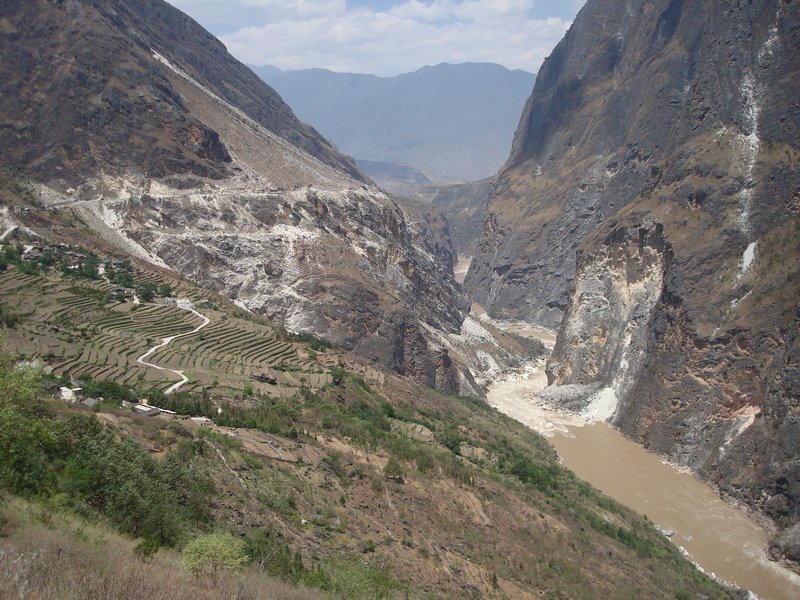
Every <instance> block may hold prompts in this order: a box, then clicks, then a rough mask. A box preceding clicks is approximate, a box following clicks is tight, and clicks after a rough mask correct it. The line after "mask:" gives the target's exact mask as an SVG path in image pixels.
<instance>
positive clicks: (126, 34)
mask: <svg viewBox="0 0 800 600" xmlns="http://www.w3.org/2000/svg"><path fill="white" fill-rule="evenodd" d="M0 48H2V55H3V61H2V62H1V63H0V80H1V81H2V85H3V93H2V94H1V95H0V160H1V161H2V162H3V163H4V164H6V165H9V166H13V167H16V168H17V169H19V170H20V171H21V172H22V173H24V174H25V175H27V176H28V177H30V178H31V179H32V180H33V181H35V182H38V184H39V186H38V190H39V193H40V195H41V200H42V202H43V203H44V204H46V205H48V208H53V209H58V210H72V211H75V212H77V214H78V216H79V218H80V219H82V220H83V222H84V223H85V224H86V226H87V227H90V228H92V229H93V230H95V231H96V232H99V233H100V234H101V235H102V236H103V237H104V238H106V239H107V240H108V241H110V242H111V243H113V244H115V245H116V246H118V247H119V248H121V249H123V250H125V251H126V252H129V253H131V254H132V255H134V256H136V257H138V258H140V259H143V260H147V261H149V262H151V263H153V264H156V265H159V266H161V267H167V268H170V269H173V270H175V271H177V272H178V273H180V274H182V275H185V276H187V277H189V278H191V279H192V280H194V281H195V282H197V283H200V284H202V285H207V286H210V287H213V288H214V289H217V290H220V291H223V292H224V293H226V294H227V295H229V296H230V297H232V298H234V299H236V300H237V301H239V302H240V303H241V304H243V305H244V306H246V307H247V308H249V309H251V310H253V311H257V312H259V313H262V314H266V315H269V316H270V317H272V318H275V319H278V320H280V321H282V322H283V323H284V324H285V325H286V326H287V327H289V328H290V329H292V330H294V331H300V332H311V333H315V334H317V335H320V336H323V337H325V338H327V339H329V340H331V341H333V342H336V343H338V344H341V345H342V346H343V347H345V348H347V349H352V350H355V351H356V352H358V353H359V354H361V355H362V356H365V357H367V358H368V359H370V360H373V361H375V362H376V363H377V364H380V365H383V366H385V367H389V368H390V369H392V370H394V371H396V372H399V373H404V374H408V375H411V376H412V377H414V378H415V379H416V380H417V381H420V382H422V383H425V384H428V385H435V386H438V387H440V388H442V389H446V390H449V391H454V392H463V393H470V394H479V393H480V389H479V387H478V386H477V385H476V384H475V381H474V379H473V376H472V374H471V372H470V370H469V368H468V366H467V365H466V364H465V361H464V360H462V359H459V358H458V357H457V356H455V355H453V353H452V352H450V351H449V350H448V348H447V347H446V346H443V345H442V336H444V338H445V339H450V338H453V339H454V340H456V341H458V340H459V339H461V337H463V333H464V332H463V331H462V329H463V326H462V325H463V323H464V314H463V312H462V310H463V309H464V308H467V307H468V304H467V302H466V300H465V299H464V298H463V297H462V296H461V295H460V294H459V292H458V291H457V289H456V286H455V282H454V280H453V278H452V263H453V250H452V247H451V242H450V239H449V235H448V230H447V225H446V223H445V222H444V221H443V219H442V218H441V216H439V215H438V214H437V213H435V212H433V211H431V210H428V209H425V208H421V207H412V206H410V205H408V206H405V205H404V206H403V207H401V206H399V205H398V204H397V203H396V202H394V201H393V200H392V199H391V198H389V197H388V196H386V195H385V194H384V193H383V192H381V191H380V190H379V189H378V188H377V187H376V186H374V185H373V184H372V183H371V182H370V181H369V180H368V179H367V178H366V177H365V176H364V175H363V174H361V173H360V172H359V171H358V169H357V168H356V167H355V164H354V163H353V161H352V160H351V159H350V158H348V157H345V156H343V155H341V154H339V153H338V152H337V151H336V150H335V149H334V148H333V147H332V146H331V145H330V144H329V143H328V142H327V141H326V140H325V139H323V138H322V137H321V136H320V135H319V134H318V133H317V132H316V131H314V130H313V129H312V128H311V127H309V126H307V125H305V124H303V123H301V122H300V121H298V120H297V118H296V117H295V116H294V114H293V113H292V111H291V109H290V108H289V107H288V106H287V105H286V104H285V103H284V102H283V101H282V100H281V99H280V97H279V96H278V95H277V94H276V93H275V92H274V91H273V90H272V89H271V88H269V87H268V86H267V85H266V84H264V83H263V82H262V81H261V80H260V79H259V78H258V77H257V76H256V75H255V74H254V73H252V72H251V71H250V70H249V69H247V68H246V67H245V66H244V65H242V64H241V63H239V62H238V61H236V60H235V59H234V58H233V57H231V56H230V55H229V54H228V53H227V51H226V50H225V48H224V46H223V45H222V44H221V43H220V42H219V41H218V40H216V39H215V38H214V37H213V36H211V35H210V34H209V33H208V32H206V31H204V30H203V29H202V28H201V27H200V26H199V25H197V23H195V22H194V21H192V20H191V19H190V18H189V17H187V16H186V15H184V14H183V13H181V12H180V11H178V10H176V9H174V8H173V7H171V6H170V5H168V4H167V3H165V2H163V1H161V0H146V1H142V2H126V1H123V0H80V1H78V0H34V1H32V2H31V1H27V0H25V1H21V0H20V1H16V0H14V1H11V2H4V3H2V6H0ZM466 327H470V326H469V325H467V326H466ZM501 354H502V352H501ZM498 358H499V356H498ZM469 361H470V358H469V357H468V358H467V359H466V362H469ZM473 366H477V363H475V362H474V361H473Z"/></svg>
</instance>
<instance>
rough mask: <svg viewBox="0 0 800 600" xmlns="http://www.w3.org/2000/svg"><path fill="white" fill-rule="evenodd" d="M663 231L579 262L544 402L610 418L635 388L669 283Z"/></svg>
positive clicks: (627, 239) (609, 246)
mask: <svg viewBox="0 0 800 600" xmlns="http://www.w3.org/2000/svg"><path fill="white" fill-rule="evenodd" d="M664 260H665V251H664V247H663V241H662V239H661V230H660V227H659V226H654V227H651V228H639V229H631V230H618V231H617V232H615V233H614V234H612V235H611V236H609V239H608V240H607V241H606V244H604V245H602V246H601V247H600V249H599V251H598V252H597V253H596V254H595V255H594V256H592V257H589V258H586V259H584V260H582V261H580V263H579V267H578V272H577V275H576V278H575V281H574V283H573V288H572V291H571V294H570V301H569V305H568V307H567V313H566V315H565V317H564V322H563V324H562V328H561V331H560V332H559V337H558V341H557V343H556V347H555V349H554V351H553V355H552V357H551V358H550V361H549V362H548V366H547V371H548V378H549V379H550V381H551V383H552V384H554V385H553V386H551V387H550V388H548V389H547V390H545V392H544V394H545V396H546V397H547V398H548V399H550V401H551V402H553V403H555V404H560V405H562V406H564V407H565V408H569V409H572V410H575V411H578V412H581V413H582V415H583V416H585V417H587V418H589V419H592V420H608V419H611V418H612V417H613V415H614V413H615V411H616V409H617V405H618V403H619V401H620V399H621V398H623V397H624V396H625V394H626V393H627V392H628V390H629V389H630V388H631V386H632V385H633V383H634V382H635V377H636V374H637V372H638V370H639V366H640V363H641V360H642V359H643V357H644V349H645V347H646V343H647V336H648V332H649V328H650V323H651V319H652V314H653V309H654V307H655V306H656V303H657V301H658V299H659V297H660V295H661V291H662V288H663V284H664Z"/></svg>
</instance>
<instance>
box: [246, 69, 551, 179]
mask: <svg viewBox="0 0 800 600" xmlns="http://www.w3.org/2000/svg"><path fill="white" fill-rule="evenodd" d="M255 70H256V72H257V73H258V74H259V75H260V76H261V77H263V78H264V79H265V80H266V81H267V82H268V83H269V84H270V85H271V86H272V87H274V88H275V89H276V90H277V91H278V93H280V94H281V96H282V97H283V99H284V100H286V102H287V103H288V104H289V105H290V106H291V107H292V108H293V109H294V111H295V113H296V114H297V115H298V117H300V118H301V119H303V120H304V121H306V122H308V123H310V124H311V125H313V126H314V127H315V128H316V129H318V130H319V131H320V132H322V134H323V135H325V136H326V137H327V138H328V139H330V140H331V141H332V142H333V143H334V144H336V146H337V147H338V148H339V150H341V151H342V152H345V153H347V154H349V155H350V156H353V157H355V158H356V159H358V160H366V161H372V162H381V163H394V164H398V165H407V166H410V167H414V168H416V169H418V170H420V171H422V172H423V173H426V174H429V175H432V176H434V177H436V176H438V177H439V178H443V179H444V180H448V181H471V180H476V179H481V178H483V177H487V176H489V175H492V174H494V173H495V172H496V171H497V169H498V168H499V167H500V166H501V165H502V164H503V162H504V161H505V160H506V158H507V157H508V152H509V149H510V148H511V140H512V138H513V135H514V128H515V127H516V124H517V121H518V120H519V113H520V110H521V109H522V106H523V105H524V103H525V100H526V98H527V97H528V95H529V94H530V91H531V87H532V86H533V81H534V78H535V77H534V75H532V74H530V73H527V72H525V71H520V70H515V71H510V70H508V69H506V68H505V67H502V66H500V65H495V64H491V63H464V64H458V65H451V64H447V63H442V64H439V65H436V66H434V67H424V68H422V69H420V70H418V71H415V72H413V73H407V74H404V75H398V76H396V77H376V76H374V75H362V74H354V73H334V72H332V71H327V70H324V69H305V70H300V71H288V72H283V73H276V72H275V71H274V67H255ZM382 170H385V168H382V169H380V170H378V171H375V173H376V174H377V177H376V179H377V180H378V181H380V175H381V171H382ZM369 174H370V175H372V174H373V173H369Z"/></svg>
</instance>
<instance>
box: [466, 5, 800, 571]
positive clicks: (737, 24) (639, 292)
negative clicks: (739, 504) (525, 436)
mask: <svg viewBox="0 0 800 600" xmlns="http://www.w3.org/2000/svg"><path fill="white" fill-rule="evenodd" d="M799 36H800V5H798V3H797V2H783V1H781V0H769V1H763V2H753V3H731V2H725V1H719V2H703V3H696V2H680V1H668V0H663V1H661V0H660V1H657V2H626V1H622V0H620V1H612V2H600V1H590V2H588V3H587V4H586V6H585V7H584V9H583V10H582V11H581V12H580V14H579V15H578V17H577V18H576V20H575V23H574V25H573V26H572V28H571V29H570V31H569V33H568V34H567V35H566V36H565V38H564V40H562V42H561V43H559V45H558V46H557V47H556V49H555V50H554V51H553V53H552V55H551V56H550V57H549V58H548V59H547V61H546V62H545V63H544V65H543V66H542V69H541V71H540V72H539V75H538V78H537V81H536V84H535V86H534V90H533V94H532V95H531V97H530V99H529V101H528V104H527V106H526V109H525V111H524V112H523V115H522V118H521V120H520V124H519V128H518V130H517V134H516V137H515V142H514V148H513V150H512V153H511V156H510V158H509V161H508V163H507V164H506V166H505V167H504V169H503V170H502V172H501V173H500V175H499V177H498V181H497V184H496V186H495V189H494V192H493V197H492V200H491V202H490V204H489V209H488V212H487V215H486V219H485V221H484V226H483V230H482V237H481V241H480V242H479V250H478V253H477V256H476V257H475V260H474V261H473V262H472V265H471V268H470V271H469V273H468V274H467V277H466V281H465V288H466V289H467V291H468V293H469V294H470V295H471V297H473V298H475V299H476V300H478V301H481V302H482V303H483V304H484V306H486V308H487V310H491V311H493V312H494V313H497V314H506V315H509V316H515V317H519V318H525V319H528V320H531V321H536V322H539V323H542V324H550V325H556V324H558V323H559V321H560V320H561V319H562V316H563V322H562V323H561V331H560V333H559V339H558V343H557V344H556V348H555V351H554V354H553V358H552V360H551V362H550V364H549V368H548V370H549V379H550V381H551V383H554V384H557V385H559V386H561V387H560V388H554V389H553V390H551V392H550V393H551V395H552V397H553V398H554V399H555V400H556V401H557V402H560V403H562V405H567V406H570V407H572V408H575V409H577V410H587V411H589V412H592V413H594V414H595V415H600V416H602V417H608V418H609V419H610V420H611V421H612V422H613V423H614V424H615V425H617V426H618V427H619V428H620V429H621V430H622V431H623V432H625V433H626V434H627V435H629V436H630V437H632V438H633V439H634V440H636V441H639V442H641V443H643V444H644V445H645V446H647V447H648V448H650V449H652V450H654V451H657V452H659V453H661V454H664V455H666V456H668V457H669V459H670V460H672V461H674V462H676V463H679V464H682V465H686V466H689V467H691V468H692V469H694V470H695V471H696V472H698V473H699V474H700V475H702V477H703V478H705V479H706V480H708V481H710V482H712V483H714V484H715V485H717V486H718V487H719V489H720V490H721V491H722V492H723V493H724V494H728V495H731V496H734V497H735V498H737V499H741V500H744V501H745V502H747V503H748V504H749V505H750V506H752V507H753V508H755V509H756V510H758V511H761V512H762V513H764V514H766V515H768V516H769V517H771V518H772V519H774V520H775V521H776V522H777V523H778V525H779V526H780V527H786V528H793V529H792V531H793V535H792V536H790V537H793V538H794V540H795V541H794V542H788V543H786V545H785V546H784V550H785V551H786V552H787V554H788V555H794V558H795V559H796V560H797V559H800V554H798V552H797V550H796V549H797V548H800V545H798V543H797V540H798V532H799V531H798V530H799V528H798V527H797V522H798V517H799V516H800V471H799V470H798V457H800V445H798V439H800V438H798V435H797V434H798V426H800V404H798V398H800V394H798V390H800V387H798V386H800V329H799V328H798V315H799V314H800V306H799V305H798V298H800V203H799V202H798V199H799V198H800V196H798V190H800V167H798V165H800V162H799V161H798V157H800V112H798V110H797V98H798V95H800V54H798V52H797V48H798V46H800V37H799ZM792 548H794V549H795V550H792ZM779 553H780V552H779Z"/></svg>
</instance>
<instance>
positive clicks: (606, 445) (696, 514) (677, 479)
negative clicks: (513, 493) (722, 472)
mask: <svg viewBox="0 0 800 600" xmlns="http://www.w3.org/2000/svg"><path fill="white" fill-rule="evenodd" d="M548 341H549V340H548ZM546 384H547V380H546V378H545V376H544V373H543V365H539V366H537V367H531V368H530V369H529V370H528V371H527V372H526V373H524V374H522V375H518V376H513V377H511V378H509V379H507V380H505V381H498V382H496V383H495V384H493V385H492V387H491V388H490V390H489V393H488V400H489V403H490V404H491V405H492V406H495V407H497V408H498V409H499V410H500V411H501V412H503V413H505V414H507V415H509V416H510V417H513V418H514V419H517V420H518V421H520V422H522V423H524V424H525V425H527V426H529V427H531V428H532V429H534V430H536V431H538V432H539V433H541V434H543V435H545V436H546V437H548V438H549V441H550V443H551V444H552V445H553V446H554V447H555V449H556V451H557V452H558V454H559V456H560V457H561V459H562V460H563V463H564V465H565V466H566V467H568V468H569V469H571V470H572V471H574V472H575V474H576V475H578V476H579V477H581V478H582V479H584V480H586V481H588V482H589V483H591V484H592V485H593V486H595V487H596V488H598V489H599V490H601V491H603V492H604V493H605V494H607V495H608V496H611V497H612V498H614V499H615V500H617V501H618V502H621V503H622V504H625V505H627V506H629V507H630V508H633V509H634V510H636V511H637V512H639V513H641V514H645V515H647V516H648V517H649V518H650V520H651V521H653V522H654V523H655V524H657V525H658V526H660V527H661V528H662V529H663V530H665V531H674V532H675V533H674V535H673V536H672V538H671V539H672V541H673V542H674V543H675V544H676V545H678V546H681V547H683V548H684V549H685V550H686V551H687V552H688V553H689V555H690V557H691V558H692V559H693V560H694V561H695V562H696V563H697V564H698V565H700V567H701V568H702V569H703V570H705V571H706V572H707V573H713V574H714V575H716V576H717V577H718V578H720V579H722V580H724V581H727V582H730V583H732V584H734V585H736V586H738V587H741V588H744V589H748V590H751V591H752V592H754V593H755V594H756V595H757V596H758V597H759V598H761V599H762V600H796V599H798V598H800V576H798V575H796V574H795V573H793V572H792V571H790V570H788V569H785V568H783V567H781V566H779V565H778V564H776V563H774V562H772V561H770V560H768V559H767V555H766V548H767V535H766V533H765V532H764V530H763V529H761V528H760V527H759V526H758V525H757V524H756V523H755V522H754V521H753V520H752V519H750V518H749V517H748V515H747V514H746V513H744V512H743V511H741V510H737V509H735V508H733V507H731V506H729V505H728V504H726V503H725V502H724V501H723V500H722V499H721V498H720V497H719V496H718V495H717V494H716V492H714V490H713V489H711V488H710V487H709V486H707V485H706V484H704V483H701V482H700V481H698V480H697V479H695V478H694V477H693V476H692V475H691V474H689V473H686V472H682V471H680V470H678V469H676V468H674V467H673V466H671V465H669V464H667V463H666V462H665V461H664V460H663V459H662V458H660V457H658V456H656V455H655V454H652V453H650V452H648V451H646V450H645V449H644V448H642V447H641V446H639V445H637V444H635V443H633V442H631V441H629V440H628V439H626V438H625V437H623V436H622V434H620V433H619V432H617V431H616V430H614V429H613V428H611V427H609V426H607V425H606V424H605V423H588V422H586V421H584V420H582V419H581V418H580V417H577V416H574V415H568V414H563V413H561V412H558V411H553V410H549V409H548V408H547V407H545V406H543V405H542V404H541V403H540V402H539V401H538V400H537V398H536V392H537V391H538V390H540V389H542V388H543V387H544V386H545V385H546Z"/></svg>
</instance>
